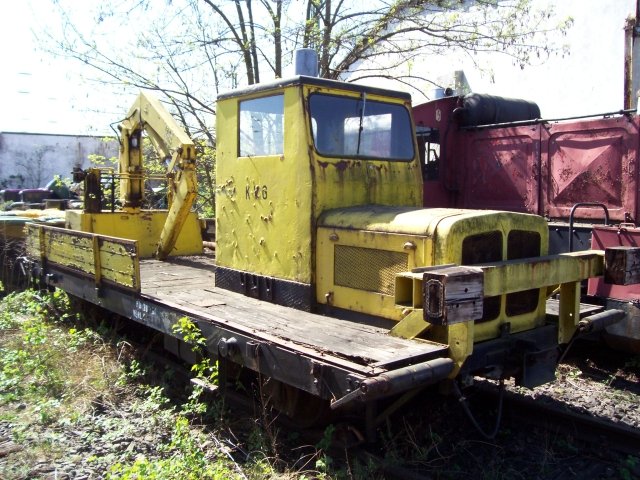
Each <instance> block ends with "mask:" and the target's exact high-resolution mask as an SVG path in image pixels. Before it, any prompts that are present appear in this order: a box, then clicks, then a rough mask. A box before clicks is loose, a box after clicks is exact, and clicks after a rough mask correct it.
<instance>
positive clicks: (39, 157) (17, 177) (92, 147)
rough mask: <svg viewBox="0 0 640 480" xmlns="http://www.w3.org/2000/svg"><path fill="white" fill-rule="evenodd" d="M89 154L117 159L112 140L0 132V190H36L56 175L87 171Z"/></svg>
mask: <svg viewBox="0 0 640 480" xmlns="http://www.w3.org/2000/svg"><path fill="white" fill-rule="evenodd" d="M90 154H97V155H102V156H104V157H107V158H110V157H114V156H117V155H118V143H117V141H116V140H115V139H105V138H103V137H91V136H81V135H77V136H76V135H48V134H37V133H13V132H0V188H39V187H43V186H45V185H46V184H47V183H48V182H49V181H50V180H51V179H53V178H54V176H55V175H59V176H60V177H62V178H70V177H71V171H72V170H73V168H74V167H80V168H87V167H88V166H89V165H90V162H89V160H88V157H89V155H90Z"/></svg>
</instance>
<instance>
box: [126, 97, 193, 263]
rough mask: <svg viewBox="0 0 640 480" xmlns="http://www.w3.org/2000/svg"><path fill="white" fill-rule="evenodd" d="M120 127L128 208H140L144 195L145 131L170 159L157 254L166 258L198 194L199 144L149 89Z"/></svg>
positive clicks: (139, 98) (159, 150) (163, 154)
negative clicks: (165, 209) (165, 212)
mask: <svg viewBox="0 0 640 480" xmlns="http://www.w3.org/2000/svg"><path fill="white" fill-rule="evenodd" d="M119 128H120V132H121V135H122V145H121V148H120V162H119V168H120V175H121V182H120V191H121V193H120V197H121V200H122V204H123V207H124V208H125V209H129V210H135V209H139V208H140V206H141V204H142V200H143V198H144V179H143V171H144V168H143V164H142V146H141V136H142V132H143V131H144V132H146V133H147V136H148V137H149V140H151V143H152V144H153V146H154V148H155V149H156V151H157V152H158V153H159V154H160V156H161V157H162V158H164V159H166V160H168V162H169V163H168V166H167V171H166V175H167V190H168V199H169V213H168V215H167V220H166V222H165V224H164V227H163V229H162V233H161V235H160V240H159V242H158V248H157V250H156V257H157V258H159V259H160V260H164V259H165V258H167V257H168V256H169V253H170V252H171V250H172V249H173V247H174V246H175V244H176V240H177V238H178V235H179V234H180V231H181V229H182V227H183V225H184V222H185V220H186V219H187V216H188V215H189V211H190V210H191V206H192V205H193V201H194V200H195V197H196V193H197V181H196V149H195V145H194V143H193V141H192V140H191V138H190V137H189V135H187V133H186V132H185V131H184V129H183V128H182V127H180V125H178V123H177V122H176V121H175V119H174V118H173V117H172V116H171V114H169V112H167V111H166V110H165V108H164V107H163V106H162V104H161V103H160V102H159V101H158V100H157V99H156V98H154V97H152V96H150V95H148V94H146V93H140V95H139V96H138V98H137V99H136V101H135V103H134V104H133V106H132V107H131V109H130V110H129V115H128V116H127V118H126V119H125V120H124V121H123V122H122V123H121V124H120V126H119Z"/></svg>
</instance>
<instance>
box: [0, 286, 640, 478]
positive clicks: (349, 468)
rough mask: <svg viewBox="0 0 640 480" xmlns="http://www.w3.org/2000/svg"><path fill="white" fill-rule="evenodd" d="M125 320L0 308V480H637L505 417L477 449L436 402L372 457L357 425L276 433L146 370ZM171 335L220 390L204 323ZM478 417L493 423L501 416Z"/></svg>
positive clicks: (623, 468) (43, 302) (421, 405)
mask: <svg viewBox="0 0 640 480" xmlns="http://www.w3.org/2000/svg"><path fill="white" fill-rule="evenodd" d="M94 320H96V321H94ZM114 320H115V319H109V318H108V317H107V316H106V314H105V312H102V313H99V314H98V315H91V316H89V315H86V314H85V315H80V314H78V313H77V312H75V311H74V310H73V309H72V308H71V302H70V300H69V298H68V297H67V296H66V294H64V293H63V292H61V291H55V292H36V291H34V290H26V291H24V292H19V293H11V294H9V295H6V296H5V297H4V299H2V300H1V301H0V478H3V479H4V478H7V479H18V478H20V479H22V478H69V476H71V475H70V473H69V472H72V471H73V472H75V475H76V476H86V477H90V476H93V478H96V477H100V478H109V479H131V480H133V479H183V478H184V479H264V478H270V479H308V480H310V479H334V478H335V479H382V478H405V477H406V475H414V474H416V472H419V475H424V474H426V475H431V476H433V477H434V478H444V479H458V478H469V472H474V473H473V477H474V478H505V479H516V478H517V479H520V478H523V476H525V477H529V476H530V477H536V478H541V479H545V478H560V477H561V476H563V475H564V476H566V475H568V474H570V473H571V472H574V473H575V472H583V471H584V469H585V468H588V469H589V471H591V472H595V473H597V474H598V475H600V474H605V475H608V477H607V478H618V477H619V478H623V479H627V478H629V479H630V478H635V476H637V474H638V471H640V465H639V458H638V457H637V456H627V455H622V456H614V455H613V454H612V452H608V451H606V449H604V450H602V452H594V451H589V450H588V449H585V448H584V445H582V444H581V443H580V442H579V441H578V440H577V439H575V438H572V437H570V436H569V437H567V436H561V435H558V434H557V433H553V432H549V431H546V430H544V429H536V428H533V429H523V428H522V425H521V424H513V423H509V421H508V420H507V419H505V421H504V422H503V428H502V430H501V431H500V433H499V435H498V437H497V438H496V439H495V441H493V442H490V443H488V442H486V441H479V440H478V437H477V436H475V435H474V432H473V430H472V429H470V427H469V424H468V422H467V421H466V419H465V417H464V414H463V413H462V411H461V410H460V408H459V407H458V406H457V405H455V404H452V403H451V402H449V401H448V400H447V398H446V397H440V396H439V395H437V394H436V392H434V391H430V392H428V393H427V394H425V395H422V396H418V397H416V398H415V400H414V401H413V402H412V403H408V404H406V405H405V407H404V413H403V414H402V415H397V416H396V417H394V418H392V419H390V420H389V421H387V422H386V423H385V424H382V425H381V426H380V428H379V432H378V433H379V443H378V445H377V447H376V448H377V451H376V450H372V451H374V452H375V453H376V454H375V455H369V456H366V455H365V456H363V455H357V452H356V451H352V450H348V449H346V448H344V447H343V446H339V445H342V444H344V443H348V442H345V437H346V436H348V435H353V432H354V430H353V429H352V425H350V424H347V423H342V422H341V423H337V424H331V425H328V426H326V427H322V428H320V429H319V430H316V431H315V433H313V434H312V435H311V434H310V433H309V432H299V431H296V430H295V429H287V428H284V427H282V426H280V425H278V426H276V423H275V419H276V417H277V413H275V414H274V413H273V412H272V411H270V410H269V409H268V408H265V405H264V404H260V401H259V397H257V398H258V403H256V405H255V415H247V414H246V411H242V412H241V413H240V412H238V411H237V410H236V411H233V410H229V407H230V405H225V404H224V403H223V402H222V401H221V400H219V399H216V398H215V397H212V396H211V395H208V394H207V392H206V391H204V390H203V389H202V388H195V389H188V390H186V389H185V384H186V382H185V380H184V379H179V380H178V381H176V371H175V370H174V367H172V366H171V365H170V364H168V365H166V366H158V365H157V364H152V363H146V361H145V360H144V358H143V357H141V356H140V352H142V351H144V350H146V349H147V348H146V347H145V348H134V346H133V341H132V340H128V339H127V338H125V337H122V336H120V335H118V333H117V332H116V330H115V328H114V327H113V325H117V324H118V323H119V322H118V321H114ZM130 326H131V325H127V330H129V327H130ZM174 333H176V334H177V335H179V336H181V337H182V338H183V339H184V340H185V341H187V342H189V343H190V344H191V345H192V346H193V347H194V350H195V353H196V354H197V358H198V361H197V363H196V365H195V366H194V367H193V371H192V372H193V374H194V376H196V377H199V378H201V379H203V380H206V382H208V383H215V382H216V380H217V368H216V365H215V363H213V362H211V361H210V360H209V359H208V357H207V356H206V350H205V349H204V346H205V339H204V338H203V337H202V335H201V333H200V331H199V329H198V327H197V325H195V324H194V323H193V322H191V321H190V320H189V319H187V318H183V319H181V320H180V321H179V322H177V323H176V325H175V326H174ZM152 336H153V335H152ZM138 340H140V339H138ZM149 340H150V339H149V338H146V337H144V341H145V342H147V343H145V345H148V341H149ZM424 412H431V414H430V415H425V414H424ZM479 413H480V414H481V417H480V420H481V421H482V422H487V423H490V422H492V421H493V418H494V415H495V411H493V410H492V409H491V408H488V409H487V408H484V409H479ZM303 434H304V436H303ZM65 475H68V476H65Z"/></svg>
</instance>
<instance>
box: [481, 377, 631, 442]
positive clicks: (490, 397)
mask: <svg viewBox="0 0 640 480" xmlns="http://www.w3.org/2000/svg"><path fill="white" fill-rule="evenodd" d="M476 387H477V392H478V394H479V397H483V398H478V399H476V400H477V402H476V403H478V404H481V405H485V406H486V407H488V408H495V406H496V405H497V404H498V403H497V402H498V398H499V395H500V394H499V391H498V389H497V388H496V386H495V384H492V383H490V382H479V383H478V385H477V386H476ZM476 408H477V405H476ZM579 410H582V409H581V407H576V406H573V405H571V404H568V403H566V402H564V401H562V400H556V399H553V398H549V397H545V398H531V397H530V396H526V395H523V394H521V393H518V392H514V391H511V390H506V391H505V392H504V400H503V414H504V416H505V417H510V418H511V419H512V420H513V421H515V422H520V423H523V424H527V425H530V426H536V427H543V428H545V429H547V430H550V431H553V432H555V433H560V434H564V435H566V436H570V437H572V438H575V439H579V440H582V441H584V442H587V443H592V444H595V443H599V444H602V445H606V446H607V448H610V449H613V450H616V451H619V452H621V453H626V454H629V455H638V454H640V429H639V428H634V427H631V426H629V425H627V424H625V423H622V422H616V421H613V420H612V419H609V418H605V417H599V416H596V415H594V414H593V413H591V412H584V411H579Z"/></svg>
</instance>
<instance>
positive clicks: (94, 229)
mask: <svg viewBox="0 0 640 480" xmlns="http://www.w3.org/2000/svg"><path fill="white" fill-rule="evenodd" d="M167 215H168V212H167V211H166V210H153V211H150V210H141V211H138V212H124V211H116V212H101V213H84V212H81V211H78V210H68V211H67V216H66V226H67V228H69V229H71V230H77V231H81V232H90V233H97V234H100V235H106V236H111V237H117V238H126V239H129V240H135V241H137V242H138V248H139V255H140V256H141V258H151V257H153V256H154V254H155V252H156V248H157V245H158V241H159V239H160V235H161V233H162V230H163V227H164V225H165V223H166V219H167ZM201 239H202V236H201V233H200V222H199V221H198V217H197V215H196V214H195V213H194V212H191V213H189V216H188V217H187V220H186V221H185V223H184V226H183V227H182V230H181V231H180V235H179V236H178V239H177V241H176V243H175V246H174V248H173V250H172V252H171V255H173V256H177V255H198V254H201V253H202V240H201Z"/></svg>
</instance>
